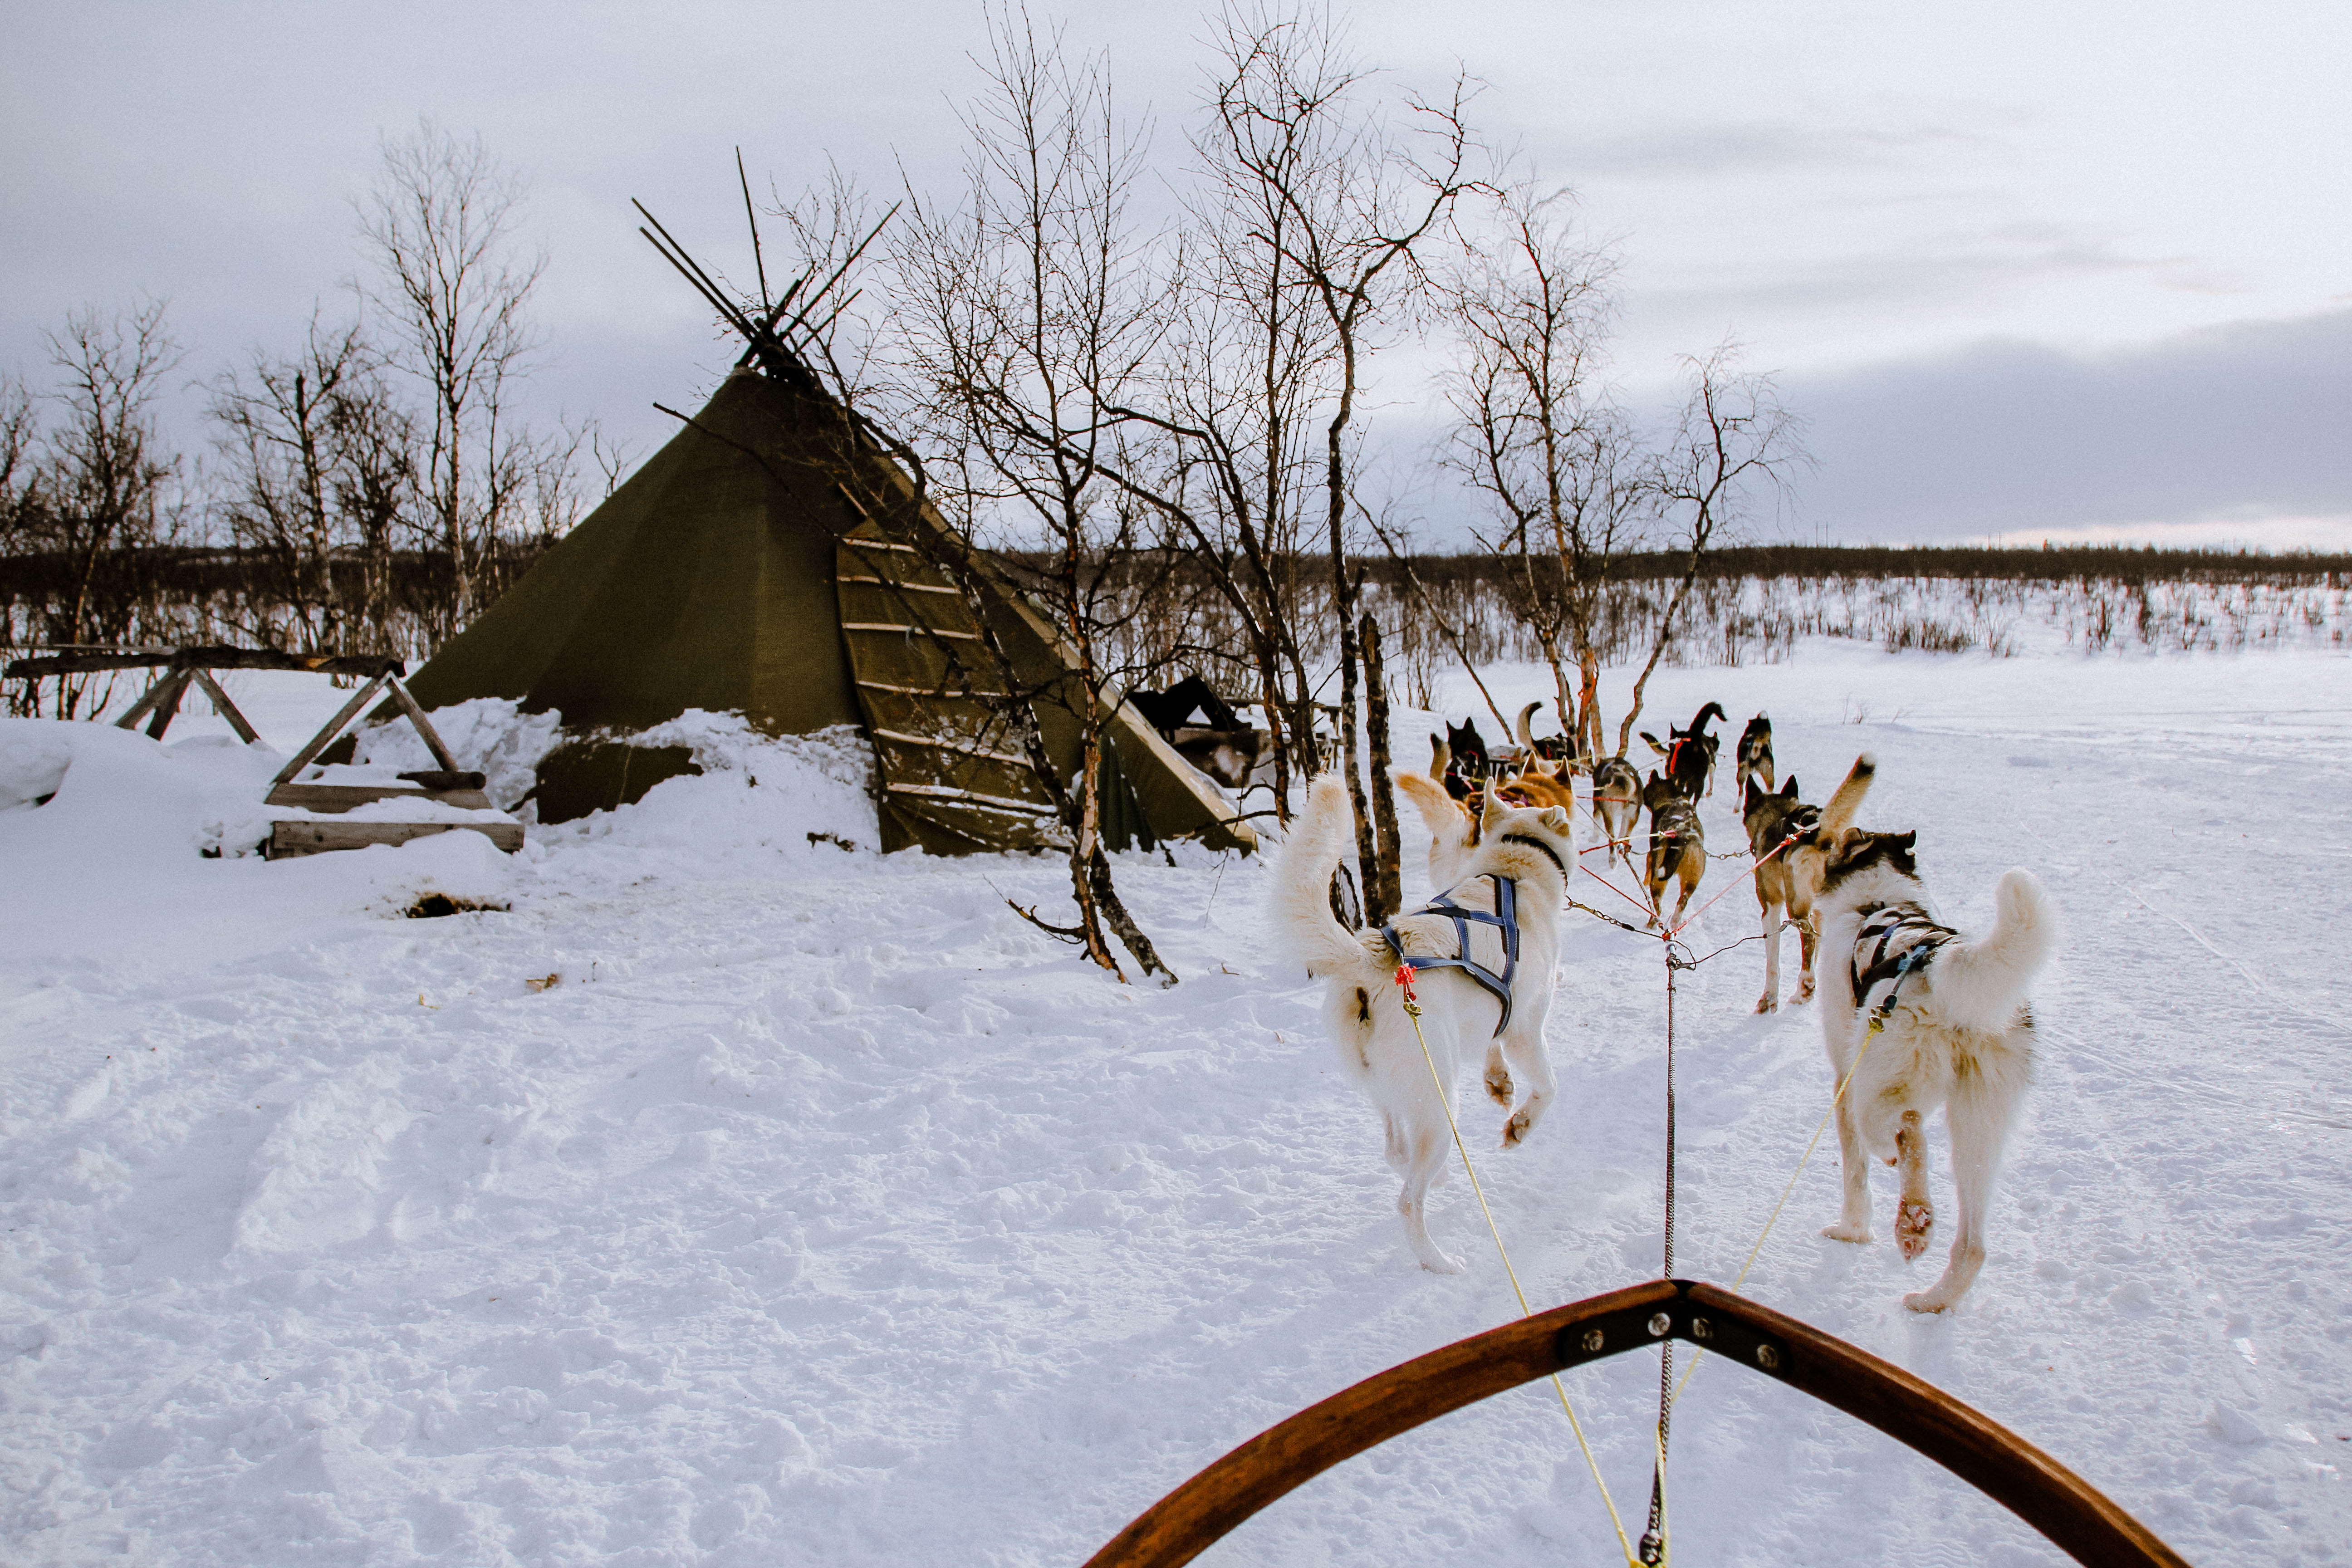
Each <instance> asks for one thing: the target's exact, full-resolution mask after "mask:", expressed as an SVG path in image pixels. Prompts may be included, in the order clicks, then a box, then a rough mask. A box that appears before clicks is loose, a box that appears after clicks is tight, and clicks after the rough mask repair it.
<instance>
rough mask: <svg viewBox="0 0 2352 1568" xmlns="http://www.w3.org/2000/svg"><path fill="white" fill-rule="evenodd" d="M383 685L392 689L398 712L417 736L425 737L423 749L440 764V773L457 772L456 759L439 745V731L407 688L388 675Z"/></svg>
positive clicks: (447, 749) (444, 747)
mask: <svg viewBox="0 0 2352 1568" xmlns="http://www.w3.org/2000/svg"><path fill="white" fill-rule="evenodd" d="M383 683H384V684H385V685H386V686H389V687H391V688H392V694H393V696H394V698H395V699H397V700H398V701H399V703H400V710H401V711H402V712H404V713H405V714H407V715H408V721H409V722H410V723H412V724H414V725H415V726H416V732H417V733H418V734H420V735H422V736H424V737H425V750H426V751H428V752H432V753H433V760H434V761H435V762H436V763H440V764H441V771H442V772H443V773H456V772H457V771H458V770H457V758H455V757H453V756H451V755H450V754H449V748H448V747H446V746H445V745H443V744H442V743H441V735H440V731H436V729H434V728H433V721H432V720H430V719H427V718H426V717H425V710H424V709H422V708H419V707H418V706H417V705H416V699H415V698H414V697H411V696H410V695H409V694H408V688H406V687H405V686H403V685H402V684H401V683H400V681H399V679H397V678H396V677H394V676H389V675H387V676H385V677H384V678H383Z"/></svg>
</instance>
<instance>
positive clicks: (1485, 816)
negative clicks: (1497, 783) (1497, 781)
mask: <svg viewBox="0 0 2352 1568" xmlns="http://www.w3.org/2000/svg"><path fill="white" fill-rule="evenodd" d="M1509 809H1510V808H1509V807H1508V806H1507V805H1504V804H1503V795H1502V792H1501V791H1499V790H1491V789H1490V790H1488V791H1487V792H1486V809H1485V810H1483V811H1481V812H1480V813H1479V814H1478V816H1479V826H1480V827H1481V828H1482V829H1483V830H1484V831H1486V832H1488V833H1492V832H1493V831H1495V829H1496V828H1497V827H1500V826H1502V825H1503V814H1504V813H1505V812H1507V811H1508V810H1509Z"/></svg>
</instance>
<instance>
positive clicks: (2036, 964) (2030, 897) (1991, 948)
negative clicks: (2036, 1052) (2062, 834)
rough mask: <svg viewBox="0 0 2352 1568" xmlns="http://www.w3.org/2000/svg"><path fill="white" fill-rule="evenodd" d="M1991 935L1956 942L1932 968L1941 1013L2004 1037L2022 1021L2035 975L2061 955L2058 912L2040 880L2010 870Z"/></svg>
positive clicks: (1998, 893)
mask: <svg viewBox="0 0 2352 1568" xmlns="http://www.w3.org/2000/svg"><path fill="white" fill-rule="evenodd" d="M1993 905H1994V913H1993V922H1992V930H1990V931H1987V932H1986V933H1985V934H1984V935H1982V936H1980V937H1973V938H1968V939H1965V940H1962V941H1959V942H1952V943H1951V944H1949V945H1948V946H1947V947H1946V948H1945V949H1944V951H1943V952H1939V953H1937V955H1936V958H1935V961H1934V962H1933V963H1930V964H1929V965H1928V966H1927V974H1928V976H1929V983H1930V984H1931V985H1932V986H1933V988H1934V991H1935V995H1936V1010H1937V1013H1939V1014H1940V1015H1941V1016H1943V1017H1945V1018H1946V1019H1948V1020H1949V1021H1950V1022H1952V1023H1955V1024H1958V1025H1960V1026H1963V1027H1966V1028H1971V1029H1980V1030H1982V1031H1984V1032H1985V1033H1987V1034H1999V1033H2000V1031H2002V1030H2004V1029H2006V1028H2008V1027H2009V1026H2010V1025H2011V1022H2012V1021H2014V1020H2015V1018H2016V1016H2017V1008H2018V1005H2019V1004H2020V1003H2021V1002H2023V1001H2024V1000H2025V994H2026V991H2027V990H2028V989H2029V988H2030V987H2031V986H2032V984H2033V979H2034V976H2036V975H2038V974H2040V973H2042V970H2043V969H2044V968H2045V967H2047V966H2048V964H2049V963H2050V961H2051V959H2052V958H2053V957H2055V956H2056V955H2057V952H2058V944H2059V942H2060V941H2061V940H2062V938H2063V934H2064V933H2063V931H2061V929H2060V926H2059V921H2058V910H2057V909H2056V908H2055V906H2053V904H2052V903H2051V901H2050V895H2049V894H2048V893H2047V892H2045V891H2043V889H2042V883H2041V880H2040V879H2038V878H2036V877H2035V876H2034V874H2033V873H2032V872H2031V871H2028V870H2024V869H2022V868H2021V869H2018V870H2014V871H2011V872H2009V873H2008V874H2006V875H2005V876H2003V877H2002V878H2001V879H2000V887H1998V888H1997V889H1994V892H1993Z"/></svg>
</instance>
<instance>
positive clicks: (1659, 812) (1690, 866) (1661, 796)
mask: <svg viewBox="0 0 2352 1568" xmlns="http://www.w3.org/2000/svg"><path fill="white" fill-rule="evenodd" d="M1642 804H1643V805H1645V806H1648V807H1649V808H1650V852H1649V856H1648V858H1647V860H1646V861H1645V862H1644V864H1643V871H1642V881H1643V886H1644V887H1646V888H1647V889H1649V893H1650V923H1651V924H1652V925H1653V926H1655V925H1658V924H1660V923H1661V922H1662V921H1663V923H1664V925H1665V926H1666V928H1667V929H1668V930H1672V929H1673V928H1674V927H1675V926H1676V925H1679V924H1680V923H1682V918H1683V911H1684V910H1686V909H1688V908H1690V901H1691V895H1692V894H1693V893H1696V892H1697V891H1698V882H1699V879H1700V878H1701V877H1704V876H1706V828H1704V827H1702V826H1699V820H1698V807H1697V806H1696V805H1694V804H1693V803H1692V801H1691V798H1690V797H1689V796H1688V795H1685V794H1683V792H1682V791H1681V790H1680V789H1679V788H1677V787H1676V786H1675V782H1674V781H1673V780H1672V779H1667V778H1661V777H1659V776H1658V775H1657V774H1656V773H1652V774H1651V775H1650V776H1649V778H1648V779H1647V780H1646V781H1645V782H1644V783H1643V785H1642ZM1675 880H1680V881H1681V883H1682V885H1683V896H1682V898H1681V900H1679V901H1677V902H1676V903H1675V918H1674V919H1673V920H1670V921H1669V920H1666V919H1665V909H1666V884H1667V883H1669V882H1672V881H1675Z"/></svg>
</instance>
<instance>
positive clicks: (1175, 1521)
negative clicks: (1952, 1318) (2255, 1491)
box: [1087, 1279, 2188, 1568]
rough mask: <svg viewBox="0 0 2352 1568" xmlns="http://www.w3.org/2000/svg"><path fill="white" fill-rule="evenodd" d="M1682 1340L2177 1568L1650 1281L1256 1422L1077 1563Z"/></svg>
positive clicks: (1157, 1539)
mask: <svg viewBox="0 0 2352 1568" xmlns="http://www.w3.org/2000/svg"><path fill="white" fill-rule="evenodd" d="M1670 1339H1671V1340H1682V1341H1684V1342H1687V1343H1690V1344H1694V1345H1696V1346H1698V1347H1699V1348H1700V1349H1701V1350H1704V1351H1711V1352H1715V1353H1716V1354H1717V1355H1718V1356H1720V1357H1722V1358H1723V1359H1724V1360H1726V1361H1731V1362H1737V1363H1739V1364H1740V1365H1742V1366H1745V1367H1747V1368H1748V1370H1749V1371H1751V1372H1758V1373H1762V1374H1763V1375H1764V1376H1766V1377H1769V1378H1772V1379H1774V1380H1775V1381H1777V1382H1780V1383H1784V1384H1788V1385H1789V1386H1790V1387H1791V1388H1795V1389H1798V1390H1801V1392H1803V1393H1806V1394H1811V1395H1812V1396H1813V1397H1814V1398H1816V1399H1818V1400H1820V1401H1822V1403H1823V1404H1824V1405H1832V1406H1834V1407H1835V1408H1837V1409H1839V1410H1842V1411H1843V1412H1845V1414H1847V1415H1851V1416H1853V1417H1854V1418H1855V1419H1856V1420H1858V1421H1863V1422H1865V1423H1867V1424H1868V1425H1870V1426H1875V1427H1877V1428H1878V1429H1879V1430H1880V1431H1881V1432H1884V1433H1885V1434H1886V1435H1887V1436H1890V1437H1892V1438H1894V1439H1895V1441H1897V1442H1899V1443H1903V1444H1905V1445H1906V1446H1908V1447H1911V1448H1913V1449H1916V1451H1917V1452H1919V1453H1921V1454H1923V1455H1925V1456H1926V1457H1927V1458H1930V1459H1933V1460H1935V1461H1936V1463H1937V1464H1939V1465H1941V1466H1943V1467H1944V1468H1946V1469H1948V1470H1949V1471H1951V1472H1952V1473H1953V1474H1954V1475H1956V1476H1958V1477H1959V1478H1960V1479H1962V1480H1964V1481H1966V1482H1968V1483H1969V1485H1970V1486H1972V1487H1975V1488H1976V1489H1978V1490H1979V1491H1980V1492H1983V1493H1984V1494H1985V1495H1986V1496H1987V1497H1990V1498H1991V1499H1992V1500H1994V1501H1996V1502H1998V1503H2000V1504H2001V1505H2002V1506H2003V1507H2005V1508H2007V1509H2008V1510H2010V1511H2011V1512H2012V1513H2014V1514H2016V1515H2017V1516H2018V1517H2019V1518H2020V1519H2021V1520H2023V1521H2025V1522H2026V1523H2028V1524H2030V1525H2032V1527H2033V1528H2034V1529H2036V1530H2038V1531H2041V1532H2042V1534H2043V1535H2045V1536H2047V1537H2048V1538H2049V1539H2050V1541H2051V1542H2052V1543H2053V1544H2054V1545H2056V1546H2057V1547H2058V1548H2059V1549H2060V1550H2062V1551H2063V1552H2066V1553H2067V1554H2068V1555H2070V1556H2072V1557H2073V1558H2074V1559H2075V1561H2077V1562H2079V1563H2091V1564H2095V1565H2098V1568H2111V1565H2118V1564H2120V1565H2134V1564H2146V1565H2148V1568H2188V1563H2186V1562H2185V1561H2184V1560H2183V1559H2182V1558H2181V1557H2180V1556H2179V1553H2177V1552H2174V1551H2173V1550H2172V1549H2171V1548H2170V1547H2168V1546H2167V1545H2165V1543H2164V1542H2161V1541H2159V1540H2158V1539H2157V1537H2156V1535H2155V1534H2154V1532H2152V1531H2149V1530H2148V1528H2147V1526H2146V1525H2143V1524H2142V1523H2140V1522H2139V1521H2137V1520H2136V1519H2134V1518H2133V1517H2132V1516H2131V1515H2130V1514H2128V1513H2126V1512H2125V1511H2124V1510H2122V1509H2121V1508H2118V1507H2117V1506H2116V1504H2115V1503H2114V1502H2112V1501H2110V1500H2108V1499H2107V1498H2106V1497H2105V1495H2104V1494H2103V1493H2101V1492H2100V1491H2099V1490H2098V1489H2096V1488H2095V1487H2094V1486H2092V1485H2091V1484H2090V1483H2089V1482H2088V1481H2086V1480H2084V1479H2083V1478H2082V1477H2080V1476H2078V1475H2076V1474H2075V1473H2074V1471H2072V1470H2070V1469H2068V1468H2066V1467H2065V1466H2063V1465H2062V1464H2060V1463H2059V1462H2058V1461H2057V1460H2055V1459H2053V1458H2051V1457H2050V1456H2049V1455H2047V1454H2045V1453H2043V1452H2042V1450H2041V1449H2039V1448H2037V1447H2034V1446H2033V1445H2032V1444H2031V1443H2029V1442H2027V1441H2026V1440H2025V1439H2024V1438H2022V1437H2021V1436H2018V1435H2017V1434H2016V1433H2014V1432H2011V1431H2010V1430H2009V1429H2008V1428H2007V1427H2005V1426H2001V1425H2000V1423H1999V1422H1996V1421H1994V1420H1993V1419H1992V1418H1991V1417H1990V1416H1988V1415H1984V1414H1983V1413H1982V1412H1980V1411H1978V1410H1975V1409H1972V1408H1970V1407H1969V1405H1963V1404H1962V1403H1960V1401H1958V1400H1957V1399H1955V1398H1953V1397H1952V1396H1951V1395H1950V1394H1946V1393H1945V1392H1944V1391H1943V1390H1942V1389H1939V1388H1937V1387H1936V1386H1935V1385H1934V1384H1929V1383H1926V1382H1923V1381H1921V1380H1920V1379H1918V1378H1916V1377H1914V1376H1912V1375H1911V1374H1910V1373H1907V1372H1905V1371H1904V1370H1903V1369H1902V1368H1900V1367H1898V1366H1895V1365H1893V1364H1891V1363H1887V1362H1884V1361H1881V1360H1879V1359H1878V1358H1877V1357H1876V1356H1874V1355H1872V1354H1870V1353H1869V1352H1867V1351H1864V1350H1861V1349H1859V1348H1857V1347H1856V1346H1853V1345H1850V1344H1848V1343H1846V1342H1844V1341H1843V1340H1841V1339H1837V1338H1835V1337H1834V1336H1832V1335H1830V1334H1825V1333H1823V1332H1822V1331H1820V1330H1818V1329H1815V1328H1812V1327H1810V1326H1808V1325H1807V1324H1804V1323H1801V1322H1799V1321H1797V1320H1796V1319H1794V1318H1790V1317H1787V1316H1784V1315H1783V1314H1781V1313H1779V1312H1776V1311H1773V1310H1771V1309H1770V1308H1769V1307H1761V1306H1759V1305H1757V1304H1756V1303H1755V1302H1753V1301H1750V1300H1747V1299H1746V1298H1745V1297H1741V1296H1735V1295H1733V1294H1732V1293H1731V1292H1730V1291H1728V1290H1725V1289H1718V1288H1717V1287H1716V1286H1713V1285H1702V1284H1695V1283H1693V1282H1691V1281H1689V1280H1685V1279H1654V1280H1651V1281H1650V1282H1649V1283H1648V1284H1646V1285H1634V1286H1629V1287H1628V1288H1626V1289H1622V1290H1612V1291H1611V1292H1610V1293H1609V1294H1607V1295H1605V1296H1593V1297H1590V1298H1588V1299H1586V1300H1581V1301H1575V1302H1571V1303H1570V1304H1569V1305H1567V1306H1565V1307H1555V1308H1553V1309H1552V1310H1550V1311H1549V1312H1539V1313H1538V1314H1536V1315H1535V1316H1533V1317H1530V1318H1522V1319H1520V1320H1519V1321H1517V1322H1516V1323H1509V1324H1506V1325H1505V1326H1504V1327H1502V1328H1499V1329H1494V1330H1491V1331H1488V1332H1486V1333H1483V1334H1477V1335H1474V1336H1473V1337H1471V1338H1469V1339H1466V1340H1462V1341H1459V1342H1455V1343H1454V1344H1450V1345H1447V1346H1446V1347H1445V1348H1444V1349H1443V1350H1437V1351H1432V1352H1430V1353H1429V1354H1427V1355H1424V1356H1420V1357H1417V1358H1415V1359H1414V1360H1412V1361H1409V1362H1406V1363H1403V1364H1402V1365H1401V1366H1393V1367H1391V1368H1390V1369H1389V1370H1388V1371H1386V1372H1383V1373H1380V1374H1378V1375H1377V1376H1374V1377H1369V1378H1366V1379H1365V1380H1364V1381H1363V1382H1361V1383H1360V1384H1356V1385H1355V1386H1354V1387H1352V1388H1348V1389H1343V1390H1341V1391H1340V1392H1339V1393H1338V1394H1333V1395H1332V1396H1331V1397H1330V1398H1328V1399H1327V1400H1325V1401H1323V1402H1322V1403H1321V1404H1319V1405H1313V1406H1311V1407H1309V1408H1307V1409H1306V1410H1302V1411H1300V1412H1299V1413H1298V1414H1297V1415H1293V1416H1292V1417H1290V1419H1288V1420H1287V1421H1284V1422H1282V1423H1281V1424H1280V1425H1278V1426H1270V1427H1268V1428H1267V1429H1266V1430H1265V1431H1264V1432H1261V1433H1259V1434H1258V1435H1257V1436H1255V1437H1253V1438H1251V1439H1250V1440H1249V1441H1248V1442H1246V1443H1244V1444H1243V1445H1242V1446H1241V1447H1238V1448H1235V1449H1234V1451H1233V1452H1231V1453H1229V1454H1227V1455H1226V1456H1225V1457H1224V1458H1222V1459H1219V1460H1218V1461H1217V1462H1216V1463H1214V1464H1213V1465H1211V1466H1210V1467H1209V1468H1207V1469H1205V1470H1202V1472H1201V1473H1200V1474H1198V1475H1196V1476H1194V1477H1193V1478H1192V1479H1191V1480H1189V1481H1186V1482H1185V1483H1184V1484H1183V1485H1182V1486H1181V1487H1178V1488H1177V1489H1175V1490H1174V1491H1172V1492H1170V1493H1169V1494H1168V1495H1167V1496H1166V1497H1164V1498H1161V1499H1160V1500H1159V1501H1158V1502H1156V1503H1154V1504H1152V1506H1151V1507H1150V1509H1148V1510H1145V1511H1144V1513H1143V1514H1142V1516H1141V1517H1139V1518H1138V1519H1137V1520H1136V1521H1134V1522H1133V1523H1132V1524H1129V1526H1128V1527H1127V1528H1126V1529H1125V1530H1122V1531H1119V1532H1118V1535H1116V1536H1114V1537H1113V1538H1112V1539H1111V1542H1110V1543H1109V1544H1108V1545H1107V1546H1105V1547H1104V1548H1103V1549H1102V1550H1101V1551H1099V1552H1096V1553H1095V1554H1094V1556H1093V1557H1091V1558H1089V1559H1088V1560H1087V1568H1177V1565H1178V1564H1180V1563H1189V1562H1191V1561H1192V1559H1193V1558H1194V1557H1196V1556H1198V1555H1199V1554H1200V1553H1201V1552H1204V1551H1206V1550H1207V1549H1208V1548H1209V1547H1210V1546H1211V1545H1213V1543H1214V1542H1217V1541H1219V1540H1221V1539H1222V1538H1223V1536H1224V1535H1225V1534H1226V1533H1227V1532H1228V1531H1232V1530H1233V1529H1234V1527H1235V1526H1237V1525H1239V1524H1240V1523H1241V1522H1242V1521H1244V1520H1246V1519H1248V1518H1249V1517H1250V1516H1251V1515H1253V1514H1255V1513H1256V1512H1257V1511H1258V1510H1260V1509H1263V1508H1265V1506H1267V1505H1268V1504H1269V1503H1272V1502H1273V1501H1275V1500H1276V1499H1278V1498H1280V1497H1282V1496H1283V1495H1284V1494H1285V1493H1286V1492H1288V1491H1290V1490H1291V1489H1293V1488H1296V1487H1298V1486H1300V1485H1303V1484H1304V1483H1305V1482H1307V1481H1308V1480H1311V1479H1314V1478H1315V1477H1317V1476H1319V1475H1321V1474H1322V1473H1323V1472H1324V1471H1325V1470H1328V1469H1329V1468H1332V1467H1333V1466H1335V1465H1337V1464H1339V1462H1340V1461H1342V1460H1344V1459H1347V1458H1350V1457H1352V1456H1354V1455H1357V1454H1360V1453H1362V1452H1363V1451H1364V1450H1365V1449H1367V1448H1370V1447H1373V1446H1375V1445H1376V1444H1379V1443H1383V1442H1385V1441H1387V1440H1388V1439H1389V1438H1391V1437H1393V1436H1397V1435H1398V1434H1399V1433H1401V1432H1409V1431H1411V1430H1412V1428H1413V1427H1415V1426H1421V1425H1422V1424H1423V1422H1427V1421H1433V1420H1434V1419H1436V1418H1437V1417H1438V1416H1440V1415H1446V1414H1447V1413H1449V1412H1451V1411H1454V1410H1459V1409H1461V1408H1462V1407H1463V1406H1464V1405H1475V1404H1476V1403H1477V1402H1478V1401H1479V1400H1482V1399H1485V1398H1486V1397H1488V1396H1489V1395H1492V1394H1500V1393H1502V1392H1504V1391H1505V1390H1507V1389H1511V1388H1517V1386H1518V1385H1519V1384H1523V1383H1532V1382H1534V1381H1535V1380H1536V1379H1537V1378H1539V1377H1544V1376H1548V1375H1549V1374H1550V1373H1555V1372H1560V1371H1564V1370H1566V1369H1568V1368H1570V1367H1575V1366H1581V1365H1583V1364H1584V1363H1587V1362H1593V1361H1601V1360H1603V1359H1605V1358H1607V1357H1609V1356H1612V1355H1618V1354H1621V1353H1622V1352H1626V1351H1631V1350H1640V1349H1642V1348H1643V1347H1644V1346H1648V1345H1654V1344H1657V1343H1659V1342H1661V1341H1663V1340H1670Z"/></svg>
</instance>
